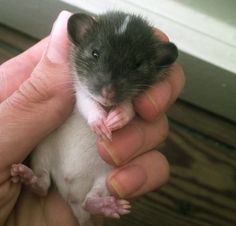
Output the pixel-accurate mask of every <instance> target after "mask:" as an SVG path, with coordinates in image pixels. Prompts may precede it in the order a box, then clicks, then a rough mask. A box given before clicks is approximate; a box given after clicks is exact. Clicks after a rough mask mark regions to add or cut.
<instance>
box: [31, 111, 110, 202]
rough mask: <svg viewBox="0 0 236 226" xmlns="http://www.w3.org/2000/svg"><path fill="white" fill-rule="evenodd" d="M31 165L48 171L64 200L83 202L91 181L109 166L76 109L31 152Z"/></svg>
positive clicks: (38, 170)
mask: <svg viewBox="0 0 236 226" xmlns="http://www.w3.org/2000/svg"><path fill="white" fill-rule="evenodd" d="M32 168H33V170H34V171H35V173H36V174H37V172H39V173H40V171H42V169H43V171H44V170H45V171H48V172H49V173H50V176H51V178H52V180H53V182H54V183H55V184H56V187H57V188H58V190H59V192H60V193H61V194H62V196H63V197H64V199H65V200H66V201H67V202H68V203H70V202H80V203H82V202H83V200H84V198H85V196H86V194H87V193H88V192H89V190H90V189H91V188H92V186H93V184H94V180H95V179H97V178H98V177H99V176H103V175H106V174H107V172H108V171H109V170H110V169H111V167H110V166H109V165H108V164H106V163H105V162H104V161H103V160H102V159H101V157H100V156H99V154H98V152H97V149H96V136H95V134H94V133H93V132H92V131H91V130H90V128H89V126H88V125H87V122H86V121H85V120H84V118H83V117H82V116H81V115H80V113H79V112H78V110H77V109H75V110H74V112H73V113H72V115H71V116H70V117H69V118H68V119H67V121H66V122H65V123H64V124H63V125H62V126H61V127H60V128H58V129H57V130H56V131H54V132H53V133H52V134H51V135H50V136H49V137H47V138H46V139H45V140H44V141H43V142H42V143H41V144H40V145H39V146H38V147H37V149H36V150H35V151H34V153H33V156H32Z"/></svg>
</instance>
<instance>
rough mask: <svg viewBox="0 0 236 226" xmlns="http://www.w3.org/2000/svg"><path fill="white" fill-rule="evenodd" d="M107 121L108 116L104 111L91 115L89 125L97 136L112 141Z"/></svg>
mask: <svg viewBox="0 0 236 226" xmlns="http://www.w3.org/2000/svg"><path fill="white" fill-rule="evenodd" d="M105 121H106V114H104V113H103V112H102V111H99V112H97V113H91V115H90V116H89V117H88V124H89V126H90V128H91V129H92V131H93V132H95V133H96V134H97V136H100V137H102V138H107V139H109V140H111V138H112V134H111V130H110V129H109V128H108V127H107V126H106V124H105Z"/></svg>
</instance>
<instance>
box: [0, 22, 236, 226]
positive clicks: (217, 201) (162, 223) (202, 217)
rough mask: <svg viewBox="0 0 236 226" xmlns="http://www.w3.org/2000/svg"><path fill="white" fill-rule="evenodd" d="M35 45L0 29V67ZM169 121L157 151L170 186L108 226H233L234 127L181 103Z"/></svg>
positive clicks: (139, 201) (143, 199) (235, 203)
mask: <svg viewBox="0 0 236 226" xmlns="http://www.w3.org/2000/svg"><path fill="white" fill-rule="evenodd" d="M35 42H36V40H35V39H33V38H30V37H28V36H26V35H24V34H21V33H20V32H17V31H14V30H12V29H10V28H7V27H4V26H3V25H0V62H1V63H2V62H4V61H5V60H7V59H9V58H11V57H13V56H15V55H16V54H18V53H20V52H22V51H23V50H24V49H26V48H28V47H29V46H31V45H32V44H33V43H35ZM232 98H235V97H232ZM168 116H169V120H170V127H171V131H170V135H169V138H168V139H167V141H166V142H165V144H163V145H162V146H161V147H160V148H159V150H161V151H162V152H163V153H164V154H165V156H166V157H167V158H168V160H169V162H170V165H171V177H170V180H169V182H168V183H167V184H166V185H165V186H163V187H162V188H159V189H157V190H156V191H154V192H150V193H149V194H146V195H145V196H143V197H140V198H138V199H136V200H134V201H133V209H132V213H131V214H130V215H127V216H125V217H122V219H121V220H119V221H117V220H116V221H111V222H109V223H108V224H107V225H109V226H118V225H120V226H121V225H122V226H126V225H127V226H146V225H147V226H210V225H212V226H236V125H235V124H234V123H233V122H230V121H227V120H226V119H223V118H221V117H218V116H216V115H213V114H211V113H209V112H206V111H203V110H202V109H199V108H197V107H194V106H192V105H190V104H188V103H185V102H182V101H177V103H176V104H175V105H174V106H173V107H172V108H171V109H170V110H169V112H168ZM150 164H151V163H150Z"/></svg>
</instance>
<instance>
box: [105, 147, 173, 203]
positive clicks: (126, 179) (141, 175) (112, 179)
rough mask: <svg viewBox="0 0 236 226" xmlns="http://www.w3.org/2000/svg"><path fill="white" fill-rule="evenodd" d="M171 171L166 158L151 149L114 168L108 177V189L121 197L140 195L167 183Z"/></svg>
mask: <svg viewBox="0 0 236 226" xmlns="http://www.w3.org/2000/svg"><path fill="white" fill-rule="evenodd" d="M169 171H170V170H169V164H168V162H167V160H166V158H165V157H164V156H163V155H162V154H161V153H159V152H157V151H150V152H148V153H145V154H143V155H142V156H138V157H137V158H135V159H133V160H132V161H131V162H129V163H128V164H127V165H125V166H123V167H120V168H116V169H115V170H113V171H112V172H111V173H110V175H109V176H108V178H107V185H108V189H109V190H110V191H111V193H112V194H115V195H118V196H119V197H121V198H131V197H135V196H139V195H142V194H144V193H146V192H149V191H152V190H154V189H155V188H157V187H160V186H161V185H163V184H165V183H166V181H167V180H168V178H169Z"/></svg>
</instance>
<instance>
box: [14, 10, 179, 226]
mask: <svg viewBox="0 0 236 226" xmlns="http://www.w3.org/2000/svg"><path fill="white" fill-rule="evenodd" d="M68 35H69V38H70V40H71V41H72V43H71V56H70V59H71V68H72V74H73V77H74V87H75V91H76V103H77V104H76V107H75V108H74V111H73V113H72V114H71V116H70V117H69V118H68V119H67V120H66V122H65V123H64V124H63V125H62V126H61V127H60V128H59V129H57V130H56V131H54V132H53V133H52V134H50V135H49V136H48V137H47V138H46V139H45V140H44V141H43V142H42V143H41V144H39V145H38V147H37V148H36V150H34V151H33V153H32V159H31V168H32V170H31V169H30V168H29V167H27V166H25V165H23V164H21V163H20V164H14V165H12V167H11V175H12V181H13V182H15V183H16V182H18V181H23V183H25V184H26V185H27V186H29V187H30V188H31V189H32V190H33V191H34V192H36V193H38V194H39V195H46V194H47V192H48V189H49V187H50V185H51V180H52V181H53V183H54V184H55V186H56V187H57V189H58V191H59V192H60V194H61V195H62V196H63V198H64V199H65V200H66V202H67V203H68V204H69V205H70V206H71V209H72V211H73V213H74V215H75V216H76V218H77V219H78V221H79V223H80V225H81V226H90V225H93V224H92V222H91V219H90V214H103V215H104V216H107V217H114V218H119V217H120V215H122V214H127V213H129V208H130V205H129V202H128V201H126V200H121V199H117V198H115V197H113V196H110V195H109V192H108V190H107V187H106V176H107V173H108V172H109V171H110V170H111V168H112V167H111V166H109V165H108V164H106V163H105V162H104V161H103V160H102V159H101V158H100V156H99V155H98V153H97V150H96V135H95V133H96V134H97V135H99V136H102V138H104V139H106V138H109V139H111V131H113V130H116V129H119V128H121V127H123V126H125V125H126V124H127V123H128V122H129V121H130V120H131V119H132V117H133V116H134V110H133V105H132V100H133V98H134V97H135V96H136V95H137V94H139V93H140V92H142V91H143V90H145V89H147V88H149V87H150V86H152V85H153V84H154V83H155V82H156V81H157V80H158V78H160V77H161V75H162V74H163V71H165V70H166V69H168V68H169V66H170V65H171V64H172V63H173V62H174V61H175V60H176V58H177V55H178V51H177V48H176V46H175V45H174V44H173V43H170V42H163V41H161V40H160V39H158V37H157V36H156V35H155V34H154V30H153V28H152V27H151V26H150V25H149V24H148V22H147V21H146V20H144V19H143V18H142V17H140V16H136V15H132V14H127V13H123V12H109V13H106V14H103V15H99V16H95V17H92V16H89V15H86V14H82V13H78V14H74V15H72V16H71V17H70V18H69V21H68ZM82 116H83V117H82ZM88 125H89V126H88ZM93 131H94V132H95V133H94V132H93Z"/></svg>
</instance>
